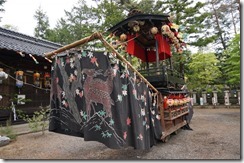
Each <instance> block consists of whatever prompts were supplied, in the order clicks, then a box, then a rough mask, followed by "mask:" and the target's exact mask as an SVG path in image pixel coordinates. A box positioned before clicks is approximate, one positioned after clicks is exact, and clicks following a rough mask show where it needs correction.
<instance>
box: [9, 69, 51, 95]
mask: <svg viewBox="0 0 244 163" xmlns="http://www.w3.org/2000/svg"><path fill="white" fill-rule="evenodd" d="M6 74H8V73H6ZM8 76H9V77H10V78H11V79H14V80H15V81H17V79H15V77H13V76H11V75H10V74H8ZM18 81H19V80H18ZM23 84H25V85H29V86H32V87H34V88H37V89H40V90H45V91H50V89H44V88H40V87H37V86H35V85H33V84H29V83H24V82H23Z"/></svg>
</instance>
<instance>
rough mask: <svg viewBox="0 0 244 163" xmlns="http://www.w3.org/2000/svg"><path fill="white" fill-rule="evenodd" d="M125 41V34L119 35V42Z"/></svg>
mask: <svg viewBox="0 0 244 163" xmlns="http://www.w3.org/2000/svg"><path fill="white" fill-rule="evenodd" d="M126 39H127V36H126V34H124V33H123V34H121V35H120V41H125V40H126Z"/></svg>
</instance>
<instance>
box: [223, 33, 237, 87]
mask: <svg viewBox="0 0 244 163" xmlns="http://www.w3.org/2000/svg"><path fill="white" fill-rule="evenodd" d="M224 53H225V54H226V56H227V59H226V61H225V64H224V67H223V70H224V72H225V76H226V79H227V84H229V85H234V86H237V85H240V81H241V80H240V76H241V75H240V69H241V65H240V60H241V55H240V34H237V35H236V36H235V37H234V38H233V39H232V41H231V42H230V44H229V46H228V48H227V49H226V50H225V51H224Z"/></svg>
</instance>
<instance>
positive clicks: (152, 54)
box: [127, 34, 172, 62]
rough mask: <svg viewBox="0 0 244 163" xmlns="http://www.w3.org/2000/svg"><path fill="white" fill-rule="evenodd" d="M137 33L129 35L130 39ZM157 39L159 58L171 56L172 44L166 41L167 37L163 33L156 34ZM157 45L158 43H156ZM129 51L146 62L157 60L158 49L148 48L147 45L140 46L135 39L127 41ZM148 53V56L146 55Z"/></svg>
mask: <svg viewBox="0 0 244 163" xmlns="http://www.w3.org/2000/svg"><path fill="white" fill-rule="evenodd" d="M134 37H135V35H129V34H128V35H127V38H128V40H130V39H132V38H134ZM155 40H157V42H158V53H159V60H164V59H167V58H169V57H171V56H172V55H171V51H170V45H169V43H168V42H167V41H166V39H165V38H164V37H163V36H162V35H161V34H156V35H155ZM155 47H156V43H155ZM127 52H128V53H129V54H131V55H134V56H136V57H137V58H140V59H141V60H142V61H144V62H147V61H148V62H155V61H156V51H155V50H147V51H146V49H145V47H142V46H140V45H139V44H138V43H137V42H136V41H135V39H133V40H131V41H129V42H128V43H127ZM146 54H147V56H146Z"/></svg>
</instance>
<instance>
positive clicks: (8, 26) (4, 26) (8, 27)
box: [3, 24, 19, 32]
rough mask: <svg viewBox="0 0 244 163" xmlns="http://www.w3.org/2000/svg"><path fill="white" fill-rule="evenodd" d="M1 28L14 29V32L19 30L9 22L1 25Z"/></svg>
mask: <svg viewBox="0 0 244 163" xmlns="http://www.w3.org/2000/svg"><path fill="white" fill-rule="evenodd" d="M3 28H5V29H9V30H11V31H15V32H18V31H19V29H18V27H17V26H14V25H11V24H4V25H3Z"/></svg>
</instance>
